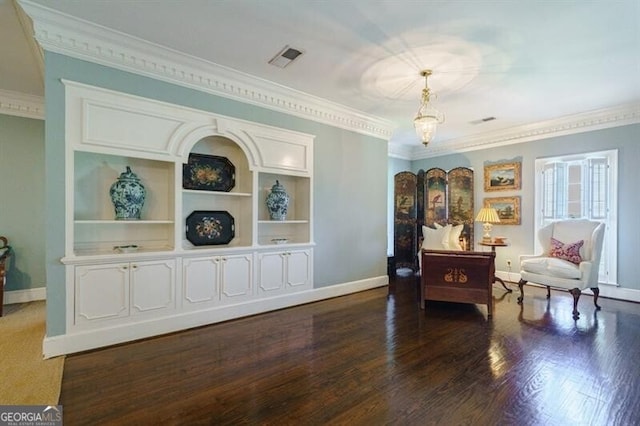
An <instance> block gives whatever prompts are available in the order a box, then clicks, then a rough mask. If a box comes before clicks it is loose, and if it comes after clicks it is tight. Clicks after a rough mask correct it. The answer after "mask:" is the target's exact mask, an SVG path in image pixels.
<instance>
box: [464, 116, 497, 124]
mask: <svg viewBox="0 0 640 426" xmlns="http://www.w3.org/2000/svg"><path fill="white" fill-rule="evenodd" d="M495 119H496V118H495V117H485V118H481V119H480V120H473V121H470V123H471V124H482V123H486V122H487V121H493V120H495Z"/></svg>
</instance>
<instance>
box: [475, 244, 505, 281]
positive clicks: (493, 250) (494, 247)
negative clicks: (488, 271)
mask: <svg viewBox="0 0 640 426" xmlns="http://www.w3.org/2000/svg"><path fill="white" fill-rule="evenodd" d="M478 244H480V245H481V246H485V247H491V251H492V252H493V253H495V252H496V247H507V246H508V245H509V244H507V243H494V242H491V243H485V242H482V241H480V242H479V243H478ZM496 281H498V282H499V283H500V284H502V287H504V289H505V290H507V291H508V292H509V293H511V292H512V291H513V290H511V289H510V288H509V287H507V286H506V284H505V283H504V281H503V280H502V278H500V277H496V276H494V277H493V282H494V283H495V282H496Z"/></svg>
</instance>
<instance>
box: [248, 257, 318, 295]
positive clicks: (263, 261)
mask: <svg viewBox="0 0 640 426" xmlns="http://www.w3.org/2000/svg"><path fill="white" fill-rule="evenodd" d="M258 261H259V264H258V274H259V276H258V291H259V293H262V294H276V293H279V292H284V291H287V290H288V289H290V288H303V287H305V286H308V285H309V284H310V283H311V270H312V258H311V250H286V251H280V252H274V253H260V254H259V255H258Z"/></svg>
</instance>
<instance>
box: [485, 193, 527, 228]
mask: <svg viewBox="0 0 640 426" xmlns="http://www.w3.org/2000/svg"><path fill="white" fill-rule="evenodd" d="M484 207H489V208H494V209H496V211H497V212H498V217H499V218H500V222H499V223H494V225H520V197H494V198H485V199H484Z"/></svg>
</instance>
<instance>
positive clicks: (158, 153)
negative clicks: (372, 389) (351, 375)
mask: <svg viewBox="0 0 640 426" xmlns="http://www.w3.org/2000/svg"><path fill="white" fill-rule="evenodd" d="M64 83H65V85H66V97H65V99H66V103H67V107H66V133H67V134H66V147H67V150H66V152H67V162H66V173H65V174H66V176H67V178H66V179H67V180H66V189H67V195H66V197H67V198H66V200H65V201H66V205H67V214H66V220H65V223H66V229H65V233H66V237H67V238H66V245H65V247H66V253H65V257H64V258H63V259H62V262H63V263H64V264H65V265H66V271H67V272H66V277H67V292H66V294H67V323H66V329H67V334H68V335H70V336H74V335H76V333H82V339H81V340H77V342H78V343H77V345H79V346H80V348H79V349H80V350H83V349H90V348H93V347H98V346H103V345H107V344H112V343H118V342H121V341H125V340H131V339H134V338H141V337H147V336H149V335H154V334H159V333H162V332H168V331H175V330H178V329H182V328H188V327H193V326H198V325H202V324H206V323H209V322H211V321H212V318H215V317H216V312H219V311H220V310H225V309H228V308H229V307H234V308H233V309H234V312H237V316H242V314H243V312H244V311H246V312H255V311H256V310H255V308H247V309H244V310H243V309H242V308H238V307H237V306H245V305H238V303H242V304H247V303H249V304H251V303H252V301H258V300H260V299H261V298H264V297H269V298H270V300H271V302H270V303H272V304H273V303H274V299H272V298H273V297H278V295H286V294H290V293H292V292H299V291H302V290H305V289H310V288H312V286H313V227H312V223H313V218H312V211H313V208H312V200H313V195H312V188H313V183H312V179H313V170H312V164H313V159H312V143H313V136H310V135H307V134H302V133H298V132H292V131H289V130H285V129H277V128H273V127H269V126H264V125H259V124H255V123H249V122H245V121H240V120H235V119H231V118H229V117H222V116H218V115H214V114H211V113H207V112H203V111H195V110H192V109H187V108H183V107H180V106H176V105H171V104H166V103H161V102H157V101H154V100H150V99H145V98H139V97H135V96H131V95H126V94H123V93H118V92H113V91H109V90H105V89H101V88H96V87H91V86H86V85H83V84H79V83H75V82H69V81H65V82H64ZM113 123H118V124H117V126H115V125H113ZM190 156H193V157H194V158H200V159H202V158H208V159H209V160H211V159H212V158H213V157H219V158H217V159H215V161H222V162H223V163H224V164H228V168H226V169H225V171H229V170H233V171H234V174H233V184H232V185H230V186H229V185H226V186H223V187H222V189H219V188H218V189H217V190H216V189H215V188H217V187H215V188H214V189H210V187H208V186H207V187H206V188H204V189H203V188H201V185H199V182H198V184H197V185H194V184H193V183H194V182H193V181H190V182H188V183H189V184H188V185H187V184H185V183H184V179H186V178H185V176H183V173H184V171H185V170H186V171H190V170H193V169H189V168H188V167H190V163H189V159H190ZM220 158H222V160H220ZM127 167H130V168H131V171H132V172H133V173H135V174H136V175H137V176H138V178H139V179H140V181H141V183H142V184H143V185H144V186H145V189H146V199H145V204H144V206H143V208H142V214H141V218H140V219H139V220H116V219H115V209H114V207H113V204H112V202H111V198H110V195H109V189H110V187H111V185H112V184H113V183H114V182H116V180H117V178H118V176H119V175H120V174H121V173H122V172H123V171H125V170H126V168H127ZM213 172H214V175H215V172H216V170H213ZM191 176H192V175H191ZM276 180H277V181H279V182H280V183H281V184H282V185H283V186H284V187H285V190H286V191H287V193H288V194H289V195H290V204H289V210H288V214H287V217H286V220H282V221H275V220H270V218H269V214H268V212H267V208H266V197H267V195H268V193H269V191H270V190H271V187H272V186H273V185H274V184H275V182H276ZM225 182H227V181H225ZM207 185H208V184H207ZM194 187H195V188H197V189H194ZM212 187H213V186H212ZM202 211H204V212H206V213H209V212H210V211H211V212H223V214H224V215H225V217H226V216H227V215H230V216H231V217H232V218H233V222H234V228H233V229H234V233H233V237H232V238H231V239H230V241H226V240H225V241H222V242H216V243H215V244H209V243H208V242H204V243H203V242H202V241H196V244H194V243H193V241H194V239H193V236H192V235H191V236H190V238H188V237H187V232H186V229H187V228H186V225H187V220H188V218H189V217H194V216H190V215H192V214H193V213H194V212H202ZM198 214H199V213H196V214H195V217H197V215H198ZM275 240H278V243H279V244H276V241H275ZM283 240H284V242H285V243H284V244H282V242H283ZM119 246H134V247H135V248H134V249H131V250H125V251H123V250H121V249H120V250H115V247H119ZM246 306H250V305H246ZM274 306H275V305H274ZM225 312H226V311H225ZM121 328H127V331H126V332H115V331H116V330H118V329H121ZM92 336H94V337H93V338H92ZM122 336H124V337H122ZM77 345H76V346H77ZM76 349H78V348H76Z"/></svg>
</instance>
